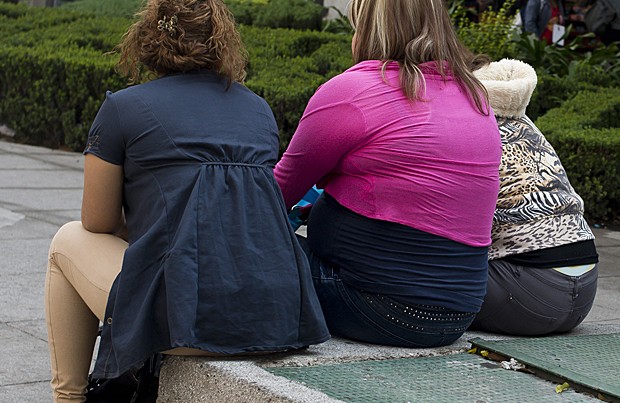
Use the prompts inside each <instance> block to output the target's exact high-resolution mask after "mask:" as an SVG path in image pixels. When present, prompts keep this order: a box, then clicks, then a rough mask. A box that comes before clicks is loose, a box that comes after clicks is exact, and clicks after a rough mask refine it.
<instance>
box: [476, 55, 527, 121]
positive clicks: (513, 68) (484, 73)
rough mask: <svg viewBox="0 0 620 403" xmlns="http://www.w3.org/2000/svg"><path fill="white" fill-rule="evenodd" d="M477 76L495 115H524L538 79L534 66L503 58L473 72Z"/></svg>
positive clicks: (506, 116)
mask: <svg viewBox="0 0 620 403" xmlns="http://www.w3.org/2000/svg"><path fill="white" fill-rule="evenodd" d="M474 75H475V76H476V78H477V79H478V80H480V82H481V83H482V84H483V85H484V87H485V88H486V89H487V91H488V93H489V102H490V103H491V108H493V111H494V112H495V116H498V117H505V118H515V119H518V118H521V117H523V116H525V108H526V107H527V105H528V104H529V103H530V98H531V97H532V92H534V88H535V87H536V82H537V77H536V71H535V70H534V69H533V68H532V66H530V65H529V64H527V63H523V62H522V61H519V60H512V59H502V60H500V61H499V62H492V63H490V64H488V65H486V66H484V67H482V68H480V69H479V70H476V71H474Z"/></svg>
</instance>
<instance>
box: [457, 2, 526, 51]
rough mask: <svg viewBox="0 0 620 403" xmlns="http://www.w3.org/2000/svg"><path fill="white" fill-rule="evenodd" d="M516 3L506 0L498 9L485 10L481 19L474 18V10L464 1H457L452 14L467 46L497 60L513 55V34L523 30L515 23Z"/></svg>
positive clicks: (459, 33) (480, 16)
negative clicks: (472, 13) (464, 4)
mask: <svg viewBox="0 0 620 403" xmlns="http://www.w3.org/2000/svg"><path fill="white" fill-rule="evenodd" d="M512 3H513V2H512V1H506V2H505V3H504V4H503V5H502V6H501V8H500V9H499V10H498V11H493V10H492V9H488V10H486V11H483V12H482V13H480V15H478V17H477V19H472V16H471V10H469V9H467V8H465V7H464V6H463V3H461V2H456V3H453V4H452V6H451V8H450V12H451V16H452V19H453V21H454V22H455V26H456V29H457V32H458V35H459V38H460V39H461V41H462V42H463V43H464V44H465V46H467V47H468V48H470V49H471V50H472V51H473V52H474V53H484V54H486V55H488V56H489V57H491V59H494V60H499V59H502V58H505V57H510V56H511V55H512V54H513V52H514V42H513V40H512V38H513V36H514V35H515V34H516V33H517V32H518V31H519V28H518V27H516V26H515V25H514V19H515V15H514V12H513V11H511V8H512Z"/></svg>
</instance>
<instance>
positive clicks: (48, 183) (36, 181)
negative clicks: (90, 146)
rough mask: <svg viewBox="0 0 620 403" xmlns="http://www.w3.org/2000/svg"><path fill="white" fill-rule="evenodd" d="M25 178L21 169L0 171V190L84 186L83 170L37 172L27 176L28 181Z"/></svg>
mask: <svg viewBox="0 0 620 403" xmlns="http://www.w3.org/2000/svg"><path fill="white" fill-rule="evenodd" d="M0 158H2V156H1V154H0ZM24 178H25V175H24V171H23V170H21V169H4V170H0V189H31V188H35V189H70V188H74V189H82V187H83V184H84V183H83V181H84V174H83V172H82V171H81V170H80V171H78V170H75V169H66V168H65V169H60V168H58V169H52V170H49V169H46V170H35V171H34V172H31V173H30V174H29V175H28V176H27V180H24Z"/></svg>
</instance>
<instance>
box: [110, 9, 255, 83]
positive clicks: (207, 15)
mask: <svg viewBox="0 0 620 403" xmlns="http://www.w3.org/2000/svg"><path fill="white" fill-rule="evenodd" d="M136 16H137V17H138V21H137V22H135V23H134V24H133V25H132V26H131V27H130V28H129V30H128V31H127V32H126V33H125V35H124V36H123V39H122V41H121V43H120V44H119V45H118V46H117V47H116V49H117V51H118V52H120V60H119V62H118V66H117V67H118V70H119V72H120V73H122V74H124V75H126V76H128V77H129V78H130V80H131V81H132V82H139V81H140V80H141V79H142V78H144V74H145V73H149V72H151V73H155V74H156V75H157V76H164V75H169V74H175V73H184V72H188V71H192V70H199V69H209V70H212V71H215V72H217V73H219V74H220V75H222V76H224V77H225V78H227V79H228V82H229V84H230V83H231V82H233V81H237V82H243V80H244V79H245V74H246V73H245V66H246V64H247V54H246V50H245V47H244V46H243V43H242V42H241V37H240V35H239V32H237V29H236V27H235V21H234V18H233V15H232V13H231V12H230V10H229V9H228V8H227V7H226V5H225V4H224V3H223V2H222V1H221V0H148V1H147V2H146V4H145V5H144V6H143V8H142V10H141V11H140V12H138V13H137V14H136ZM145 70H146V71H145Z"/></svg>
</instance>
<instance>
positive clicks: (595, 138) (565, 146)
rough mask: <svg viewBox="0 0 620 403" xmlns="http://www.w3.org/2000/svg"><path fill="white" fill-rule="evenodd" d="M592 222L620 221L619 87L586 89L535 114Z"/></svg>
mask: <svg viewBox="0 0 620 403" xmlns="http://www.w3.org/2000/svg"><path fill="white" fill-rule="evenodd" d="M536 125H537V126H538V128H539V129H540V130H541V131H542V132H543V133H544V134H545V136H546V137H547V139H548V140H549V142H550V143H551V144H553V147H554V148H555V150H556V152H557V153H558V155H559V156H560V159H561V161H562V165H564V168H565V169H566V172H567V174H568V176H569V179H570V181H571V184H572V185H573V187H574V188H575V190H576V191H577V193H579V195H580V196H581V197H582V198H583V200H584V203H585V208H586V216H587V217H588V219H589V220H590V222H591V223H592V222H594V223H596V222H610V221H611V222H618V221H620V88H599V89H597V90H595V91H582V92H580V93H578V94H577V95H576V96H575V97H574V98H573V99H571V100H569V101H566V102H564V103H563V104H562V105H561V106H560V107H557V108H554V109H551V110H550V111H549V112H548V113H546V114H545V115H544V116H542V117H540V118H539V119H538V120H536Z"/></svg>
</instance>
